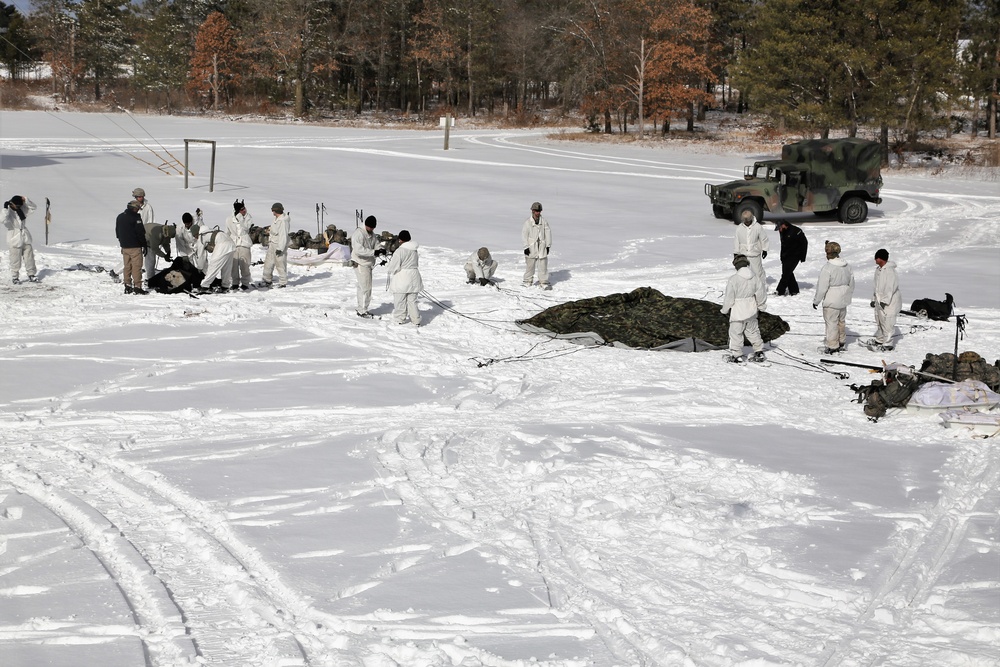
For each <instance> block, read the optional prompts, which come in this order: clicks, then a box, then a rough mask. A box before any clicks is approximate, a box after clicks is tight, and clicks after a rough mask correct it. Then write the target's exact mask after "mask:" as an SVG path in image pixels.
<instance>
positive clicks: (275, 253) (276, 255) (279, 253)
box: [274, 250, 285, 257]
mask: <svg viewBox="0 0 1000 667" xmlns="http://www.w3.org/2000/svg"><path fill="white" fill-rule="evenodd" d="M284 254H285V251H284V250H275V251H274V256H275V257H281V256H282V255H284Z"/></svg>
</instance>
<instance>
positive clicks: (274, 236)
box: [264, 213, 292, 287]
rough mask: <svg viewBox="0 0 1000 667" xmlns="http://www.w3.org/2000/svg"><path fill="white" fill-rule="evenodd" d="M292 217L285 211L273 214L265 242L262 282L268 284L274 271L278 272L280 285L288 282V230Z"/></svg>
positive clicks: (272, 277)
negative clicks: (265, 251) (272, 220)
mask: <svg viewBox="0 0 1000 667" xmlns="http://www.w3.org/2000/svg"><path fill="white" fill-rule="evenodd" d="M291 225H292V219H291V218H290V217H289V215H288V214H287V213H279V214H277V215H275V217H274V222H272V223H271V231H270V234H269V238H268V242H267V255H266V256H265V257H264V282H265V283H266V284H270V283H271V282H272V281H273V279H274V272H275V271H277V272H278V284H279V285H280V286H282V287H284V286H285V285H287V284H288V230H289V229H290V228H291Z"/></svg>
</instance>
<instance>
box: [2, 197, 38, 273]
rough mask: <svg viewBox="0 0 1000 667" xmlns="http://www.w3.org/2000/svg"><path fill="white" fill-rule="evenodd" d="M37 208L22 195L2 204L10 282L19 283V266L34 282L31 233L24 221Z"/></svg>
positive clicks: (33, 256) (33, 252)
mask: <svg viewBox="0 0 1000 667" xmlns="http://www.w3.org/2000/svg"><path fill="white" fill-rule="evenodd" d="M36 208H37V207H36V206H35V203H34V202H33V201H31V200H30V199H28V198H26V197H24V196H23V195H14V196H13V197H11V198H10V201H5V202H4V203H3V226H4V227H6V229H7V249H8V250H9V251H10V275H11V282H13V283H14V284H15V285H17V284H18V283H20V282H21V279H20V275H21V264H22V263H23V264H24V271H25V273H27V274H28V280H30V281H31V282H35V280H36V278H35V273H36V270H37V268H36V267H35V249H34V246H32V245H31V232H30V231H28V227H27V225H25V220H27V218H28V214H30V213H32V212H33V211H34V210H35V209H36Z"/></svg>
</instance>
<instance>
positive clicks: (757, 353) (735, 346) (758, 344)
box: [720, 255, 767, 362]
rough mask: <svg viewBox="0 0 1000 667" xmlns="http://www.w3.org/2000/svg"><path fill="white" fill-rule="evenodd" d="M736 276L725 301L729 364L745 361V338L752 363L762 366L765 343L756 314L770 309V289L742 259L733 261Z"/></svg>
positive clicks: (748, 262)
mask: <svg viewBox="0 0 1000 667" xmlns="http://www.w3.org/2000/svg"><path fill="white" fill-rule="evenodd" d="M733 268H735V269H736V273H734V274H733V275H731V276H729V281H728V282H727V283H726V292H725V295H724V296H723V298H722V309H721V311H720V312H721V313H722V314H723V315H726V314H728V315H729V353H728V354H727V355H726V361H732V362H740V361H742V360H743V337H744V336H746V339H747V340H749V341H750V345H752V346H753V354H752V355H751V356H750V358H749V361H753V362H763V361H765V359H764V340H763V339H762V338H761V335H760V324H759V323H758V321H757V314H758V313H759V312H760V311H762V310H764V308H765V307H766V306H767V289H766V288H765V287H764V283H763V282H761V280H760V278H758V277H757V276H756V274H754V272H753V271H752V270H751V269H750V260H748V259H747V258H746V257H744V256H743V255H736V257H734V258H733Z"/></svg>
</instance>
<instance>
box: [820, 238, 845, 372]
mask: <svg viewBox="0 0 1000 667" xmlns="http://www.w3.org/2000/svg"><path fill="white" fill-rule="evenodd" d="M823 249H824V250H825V251H826V264H824V265H823V268H822V269H820V272H819V280H817V281H816V295H815V296H814V297H813V309H816V308H818V307H819V305H820V304H823V321H824V322H825V323H826V347H824V348H821V351H822V352H824V353H825V354H833V353H835V352H840V351H842V350H844V348H845V347H847V324H846V322H847V306H848V305H850V303H851V299H853V298H854V272H853V271H852V270H851V265H850V264H848V263H847V261H846V260H843V259H841V258H840V244H839V243H837V242H836V241H827V242H826V244H825V245H824V247H823Z"/></svg>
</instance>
